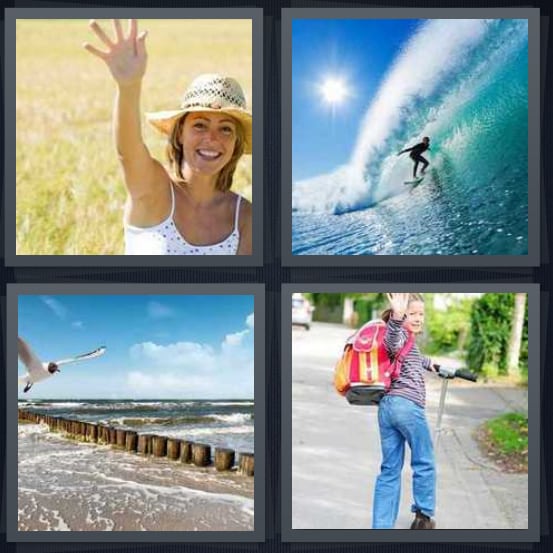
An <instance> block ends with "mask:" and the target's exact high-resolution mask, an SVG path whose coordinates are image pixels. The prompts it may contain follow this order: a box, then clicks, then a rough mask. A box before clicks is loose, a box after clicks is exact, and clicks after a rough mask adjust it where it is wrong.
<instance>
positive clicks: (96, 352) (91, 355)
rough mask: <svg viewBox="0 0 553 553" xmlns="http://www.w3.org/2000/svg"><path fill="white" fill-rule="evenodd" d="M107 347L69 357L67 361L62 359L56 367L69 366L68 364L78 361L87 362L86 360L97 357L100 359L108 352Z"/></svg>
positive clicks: (57, 362)
mask: <svg viewBox="0 0 553 553" xmlns="http://www.w3.org/2000/svg"><path fill="white" fill-rule="evenodd" d="M106 349H107V348H106V346H100V347H99V348H96V349H95V350H93V351H89V352H87V353H81V354H80V355H75V357H68V358H67V359H60V360H59V361H55V363H56V365H58V366H59V365H67V364H68V363H75V362H76V361H85V360H86V359H94V358H95V357H100V355H103V354H104V353H105V351H106Z"/></svg>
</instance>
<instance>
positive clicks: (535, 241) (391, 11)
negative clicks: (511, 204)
mask: <svg viewBox="0 0 553 553" xmlns="http://www.w3.org/2000/svg"><path fill="white" fill-rule="evenodd" d="M463 17H464V18H473V19H474V18H506V19H507V18H520V19H528V104H529V106H528V254H527V255H293V254H292V138H293V137H292V124H291V121H292V20H293V19H381V18H382V19H384V18H386V19H410V18H417V19H418V18H428V19H433V18H442V19H457V18H463ZM281 55H282V81H281V94H282V111H281V113H282V115H281V129H282V142H281V148H282V159H281V164H282V182H281V186H282V197H281V202H282V210H283V212H282V252H281V253H282V260H283V264H284V265H289V266H298V267H299V266H301V267H306V266H313V265H317V266H331V267H344V266H347V267H351V266H363V267H367V266H369V267H381V266H412V267H425V266H426V267H428V266H443V267H467V266H473V265H475V264H478V265H481V266H489V267H499V266H511V267H518V266H539V264H540V189H541V186H540V182H541V181H540V169H541V167H540V136H541V130H540V124H541V120H540V10H539V8H407V7H402V8H401V9H399V8H397V7H394V8H376V7H375V8H339V9H333V8H284V9H283V10H282V45H281Z"/></svg>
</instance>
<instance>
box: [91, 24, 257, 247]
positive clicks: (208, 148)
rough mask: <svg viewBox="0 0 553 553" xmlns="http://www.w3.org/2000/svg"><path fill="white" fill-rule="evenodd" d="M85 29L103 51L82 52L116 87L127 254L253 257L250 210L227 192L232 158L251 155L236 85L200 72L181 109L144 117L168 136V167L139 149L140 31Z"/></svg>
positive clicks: (116, 127) (96, 26)
mask: <svg viewBox="0 0 553 553" xmlns="http://www.w3.org/2000/svg"><path fill="white" fill-rule="evenodd" d="M90 28H91V30H92V31H93V32H94V34H95V35H96V36H97V37H98V39H100V41H101V42H103V44H104V45H105V47H106V48H107V51H106V50H99V49H98V48H96V47H95V46H93V45H91V44H88V43H86V44H84V47H85V48H86V49H87V50H88V51H89V52H90V53H91V54H93V55H95V56H97V57H98V58H100V59H102V60H103V61H104V62H105V63H106V65H107V67H108V69H109V71H110V73H111V75H112V76H113V78H114V79H115V81H116V83H117V95H116V99H115V109H114V112H113V124H114V131H115V141H116V146H117V152H118V154H119V160H120V162H121V166H122V168H123V173H124V179H125V185H126V188H127V203H126V209H125V218H124V223H125V253H126V254H130V255H144V254H146V255H235V254H241V255H251V253H252V251H251V249H252V246H251V234H252V232H251V225H252V219H251V204H250V203H249V202H248V201H247V200H245V199H243V198H241V196H239V195H237V194H235V193H234V192H231V191H230V187H231V185H232V177H233V174H234V171H235V169H236V164H237V162H238V159H239V158H240V157H241V156H242V155H243V154H244V153H251V128H252V126H251V125H252V116H251V113H250V112H249V111H248V110H247V109H246V100H245V97H244V93H243V91H242V88H241V87H240V85H239V83H238V82H237V81H236V80H235V79H233V78H231V77H228V76H224V75H218V74H205V75H200V76H199V77H198V78H196V79H195V80H194V81H193V82H192V84H191V85H190V86H189V87H188V89H187V90H186V91H185V93H184V96H183V98H182V101H181V105H180V108H179V109H177V110H172V111H162V112H157V113H150V114H148V115H147V117H148V120H149V122H150V123H151V124H152V125H153V126H154V127H155V128H157V129H158V130H159V131H161V132H162V133H164V134H166V135H167V136H168V141H169V143H168V158H169V162H170V169H169V170H166V169H165V168H164V167H163V166H162V165H161V164H160V163H159V162H158V161H157V160H156V159H154V158H153V157H152V156H151V155H150V152H149V151H148V149H147V147H146V146H145V144H144V141H143V139H142V134H141V128H140V117H139V105H140V93H141V86H142V79H143V77H144V74H145V72H146V59H147V55H146V45H145V41H146V35H147V32H146V31H142V32H141V33H140V34H139V33H138V24H137V22H136V20H134V19H131V20H129V28H128V31H127V34H126V35H125V34H124V33H123V30H122V26H121V23H120V21H119V20H117V19H115V20H114V21H113V28H114V34H115V39H112V38H111V37H110V36H108V35H107V34H106V32H105V31H104V30H103V28H102V27H101V26H100V25H99V24H98V23H97V22H96V21H91V22H90Z"/></svg>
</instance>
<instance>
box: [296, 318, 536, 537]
mask: <svg viewBox="0 0 553 553" xmlns="http://www.w3.org/2000/svg"><path fill="white" fill-rule="evenodd" d="M349 334H351V330H349V329H347V328H344V327H341V326H339V325H329V324H314V325H313V327H312V330H310V331H304V330H295V329H294V331H293V344H292V348H293V366H292V528H293V529H368V528H370V527H371V524H372V522H371V518H372V494H373V486H374V481H375V478H376V476H377V474H378V472H379V468H380V460H381V459H380V442H379V434H378V423H377V418H376V417H377V409H378V408H377V407H359V406H350V405H349V404H348V403H347V402H346V400H345V399H344V398H341V397H340V396H339V395H338V394H337V393H336V392H335V391H334V388H333V383H332V376H333V367H334V363H335V362H336V360H337V357H338V356H339V355H340V352H341V348H342V347H343V344H344V340H345V338H346V337H347V336H348V335H349ZM442 382H443V381H442V379H440V378H438V377H437V376H434V375H432V374H429V375H428V379H427V409H426V410H427V417H428V421H429V424H430V427H431V429H432V431H434V430H435V428H436V418H437V411H438V405H439V396H440V391H441V387H442ZM527 404H528V401H527V394H526V390H524V389H520V388H500V387H493V386H487V385H485V384H482V383H480V382H478V383H472V382H467V381H463V380H461V379H454V380H451V381H449V384H448V394H447V399H446V406H445V412H444V416H443V419H442V432H441V433H440V438H439V442H438V447H437V450H436V462H437V470H438V484H437V486H438V487H437V511H436V520H437V524H438V528H440V529H525V528H527V527H528V477H527V475H526V474H524V475H519V474H506V473H502V472H501V471H499V470H498V469H497V468H496V467H495V466H494V465H493V464H492V463H490V462H489V460H488V459H487V458H486V457H485V456H484V455H482V454H481V452H480V451H479V449H478V447H477V444H476V443H475V441H474V439H473V437H472V434H473V432H474V430H475V429H476V428H477V427H478V426H479V425H480V424H481V423H482V422H483V421H485V420H487V419H489V418H493V417H495V416H498V415H500V414H501V413H505V412H510V411H515V410H518V411H522V412H526V411H527ZM409 463H410V459H409V454H407V456H406V461H405V468H404V471H403V482H402V502H401V506H400V516H399V518H398V521H397V524H396V528H409V525H410V523H411V521H412V518H413V517H412V514H411V512H410V504H411V470H410V466H409Z"/></svg>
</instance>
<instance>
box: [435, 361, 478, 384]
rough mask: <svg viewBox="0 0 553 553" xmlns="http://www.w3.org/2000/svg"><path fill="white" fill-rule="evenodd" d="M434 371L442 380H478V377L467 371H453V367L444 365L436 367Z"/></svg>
mask: <svg viewBox="0 0 553 553" xmlns="http://www.w3.org/2000/svg"><path fill="white" fill-rule="evenodd" d="M434 369H435V370H436V372H437V373H438V375H439V376H441V377H442V378H462V379H464V380H470V381H471V382H476V381H477V380H478V377H477V375H475V374H474V373H471V372H470V371H468V370H467V369H452V368H451V367H444V366H443V365H434Z"/></svg>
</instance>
